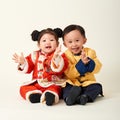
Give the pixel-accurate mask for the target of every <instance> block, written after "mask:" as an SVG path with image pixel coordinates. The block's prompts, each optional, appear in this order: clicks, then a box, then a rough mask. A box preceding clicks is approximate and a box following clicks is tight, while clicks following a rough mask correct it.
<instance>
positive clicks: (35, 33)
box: [31, 28, 63, 42]
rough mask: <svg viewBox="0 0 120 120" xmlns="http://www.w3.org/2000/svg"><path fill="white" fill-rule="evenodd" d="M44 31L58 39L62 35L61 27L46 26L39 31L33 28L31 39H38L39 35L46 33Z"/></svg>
mask: <svg viewBox="0 0 120 120" xmlns="http://www.w3.org/2000/svg"><path fill="white" fill-rule="evenodd" d="M46 33H49V34H51V35H54V36H55V39H56V40H57V41H58V38H60V37H62V34H63V31H62V29H60V28H55V29H52V28H47V29H43V30H41V31H38V30H34V31H33V32H32V33H31V37H32V40H33V41H38V42H39V41H40V39H41V37H42V36H43V35H44V34H46Z"/></svg>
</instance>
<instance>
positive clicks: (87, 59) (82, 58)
mask: <svg viewBox="0 0 120 120" xmlns="http://www.w3.org/2000/svg"><path fill="white" fill-rule="evenodd" d="M81 60H82V62H83V63H84V64H85V65H86V64H87V63H88V62H89V61H90V60H89V58H88V57H87V56H86V54H85V51H84V50H82V53H81Z"/></svg>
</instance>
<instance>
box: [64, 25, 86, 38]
mask: <svg viewBox="0 0 120 120" xmlns="http://www.w3.org/2000/svg"><path fill="white" fill-rule="evenodd" d="M73 30H78V31H79V32H80V33H81V35H82V36H83V37H85V38H86V35H85V30H84V28H83V27H82V26H80V25H75V24H72V25H68V26H67V27H66V28H65V29H64V30H63V36H62V37H63V40H64V36H65V35H66V34H68V33H69V32H71V31H73Z"/></svg>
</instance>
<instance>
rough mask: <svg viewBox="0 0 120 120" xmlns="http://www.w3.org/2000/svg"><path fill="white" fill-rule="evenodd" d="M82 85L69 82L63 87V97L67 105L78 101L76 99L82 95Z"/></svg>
mask: <svg viewBox="0 0 120 120" xmlns="http://www.w3.org/2000/svg"><path fill="white" fill-rule="evenodd" d="M80 93H81V87H78V86H71V85H69V84H67V85H66V87H65V88H64V89H63V98H64V101H65V103H66V104H67V105H73V104H75V103H76V99H77V98H78V96H80Z"/></svg>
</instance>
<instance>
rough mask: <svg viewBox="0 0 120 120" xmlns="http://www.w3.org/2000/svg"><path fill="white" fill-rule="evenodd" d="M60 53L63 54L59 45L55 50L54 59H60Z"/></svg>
mask: <svg viewBox="0 0 120 120" xmlns="http://www.w3.org/2000/svg"><path fill="white" fill-rule="evenodd" d="M60 52H61V45H59V46H58V47H57V48H56V50H55V52H54V55H53V59H54V58H56V57H58V56H59V54H60Z"/></svg>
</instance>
